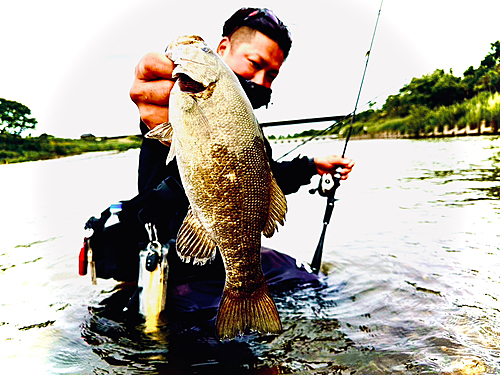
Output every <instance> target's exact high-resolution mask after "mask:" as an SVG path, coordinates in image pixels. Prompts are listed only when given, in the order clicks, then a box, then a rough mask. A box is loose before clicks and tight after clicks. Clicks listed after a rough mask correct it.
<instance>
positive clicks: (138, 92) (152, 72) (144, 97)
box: [130, 52, 175, 129]
mask: <svg viewBox="0 0 500 375" xmlns="http://www.w3.org/2000/svg"><path fill="white" fill-rule="evenodd" d="M173 70H174V63H173V62H172V61H171V60H170V59H168V58H167V57H166V56H165V55H162V54H161V53H157V52H151V53H148V54H147V55H146V56H144V57H143V58H142V59H141V61H139V64H138V65H137V67H136V68H135V79H134V84H133V85H132V88H131V89H130V98H131V99H132V101H133V102H134V103H135V104H136V105H137V107H138V108H139V113H140V115H141V119H142V121H144V123H145V124H146V126H147V127H148V128H149V129H153V128H154V127H156V126H157V125H159V124H162V123H164V122H167V121H168V100H169V97H170V91H171V90H172V86H173V85H174V82H175V80H173V79H172V71H173Z"/></svg>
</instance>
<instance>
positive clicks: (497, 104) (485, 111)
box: [338, 92, 500, 138]
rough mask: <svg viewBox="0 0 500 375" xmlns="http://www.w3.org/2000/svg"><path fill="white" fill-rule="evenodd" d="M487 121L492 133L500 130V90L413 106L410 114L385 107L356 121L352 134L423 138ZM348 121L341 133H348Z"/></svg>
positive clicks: (477, 126) (475, 126) (478, 125)
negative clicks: (388, 111) (387, 111)
mask: <svg viewBox="0 0 500 375" xmlns="http://www.w3.org/2000/svg"><path fill="white" fill-rule="evenodd" d="M482 124H483V125H484V124H487V125H488V126H490V127H492V133H495V134H497V133H498V131H499V130H500V129H499V126H498V125H499V124H500V94H499V93H493V94H490V93H489V92H482V93H480V94H479V95H477V96H475V97H473V98H472V99H469V100H465V101H463V102H461V103H456V104H453V105H450V106H441V107H438V108H435V109H429V108H427V107H425V106H413V107H412V108H411V109H410V114H409V115H408V116H406V117H402V118H401V117H389V116H387V115H385V114H384V112H383V111H379V112H378V113H373V115H371V116H368V117H367V118H366V120H365V119H363V118H362V119H361V120H360V121H356V122H355V123H354V126H353V129H352V134H353V135H359V136H363V135H365V136H373V137H383V136H384V134H388V135H390V134H393V135H395V134H399V135H400V136H402V137H410V138H420V137H422V136H426V135H429V134H435V133H437V134H441V133H443V132H446V130H447V129H451V128H455V127H456V128H457V129H459V131H460V130H461V129H465V128H468V129H477V128H479V127H480V126H481V125H482ZM348 128H349V125H348V123H347V124H346V125H344V126H343V127H342V128H341V129H340V131H339V133H338V134H339V136H340V137H342V136H344V135H345V134H347V129H348Z"/></svg>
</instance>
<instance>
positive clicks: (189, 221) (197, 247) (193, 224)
mask: <svg viewBox="0 0 500 375" xmlns="http://www.w3.org/2000/svg"><path fill="white" fill-rule="evenodd" d="M216 251H217V245H216V244H215V242H214V241H213V240H212V239H211V238H210V237H209V236H208V234H207V232H206V230H205V228H203V226H202V225H201V223H200V221H199V220H198V218H197V217H196V216H195V215H194V214H193V211H192V210H191V208H190V209H189V211H188V214H187V215H186V218H185V219H184V222H183V223H182V226H181V229H180V230H179V234H178V235H177V254H178V255H179V258H181V259H182V261H184V262H186V263H189V262H190V261H191V260H193V264H198V265H204V264H205V263H207V262H209V261H212V260H213V259H214V258H215V255H216Z"/></svg>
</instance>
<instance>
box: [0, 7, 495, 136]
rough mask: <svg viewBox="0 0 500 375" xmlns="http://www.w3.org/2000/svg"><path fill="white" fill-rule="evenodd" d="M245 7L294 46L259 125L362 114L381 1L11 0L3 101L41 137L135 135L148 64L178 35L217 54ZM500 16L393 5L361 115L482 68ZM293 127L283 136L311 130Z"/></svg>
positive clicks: (385, 16)
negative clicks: (139, 78) (435, 81)
mask: <svg viewBox="0 0 500 375" xmlns="http://www.w3.org/2000/svg"><path fill="white" fill-rule="evenodd" d="M242 6H260V7H268V8H271V9H273V10H274V11H275V12H276V14H277V15H278V17H280V18H281V19H282V20H283V21H284V22H285V23H286V24H287V25H288V26H289V28H290V30H291V32H292V37H293V39H294V45H293V46H292V50H291V54H290V56H289V58H288V60H287V62H286V63H285V64H284V65H283V68H282V71H281V73H280V76H279V77H278V79H277V80H276V81H275V84H274V86H273V97H272V101H273V105H272V106H270V108H269V109H267V110H265V109H261V110H258V111H257V116H258V118H259V120H260V121H261V122H266V121H277V120H284V119H295V118H306V117H318V116H329V115H341V114H346V113H349V112H351V111H352V110H353V108H354V103H355V100H356V95H357V92H358V89H359V84H360V81H361V76H362V73H363V67H364V64H365V53H366V51H367V50H368V48H369V44H370V40H371V36H372V32H373V27H374V25H375V21H376V17H377V12H378V8H379V6H380V1H379V0H309V1H307V2H304V1H301V2H294V1H290V0H271V1H255V2H243V1H237V0H232V1H218V0H212V1H206V0H203V1H198V0H190V1H167V0H87V1H85V2H82V1H79V2H75V1H68V0H44V1H40V0H16V1H9V2H4V3H3V4H2V6H1V8H0V9H1V12H0V35H2V39H1V40H2V42H1V44H0V46H1V58H0V68H1V69H0V97H1V98H5V99H9V100H14V101H17V102H20V103H22V104H24V105H26V106H28V107H29V108H30V109H31V110H32V115H33V117H35V118H36V119H37V120H38V122H39V123H38V125H37V131H36V132H35V133H34V135H38V134H41V133H48V134H53V135H56V136H60V137H72V138H77V137H79V136H80V135H81V134H83V133H93V134H95V135H102V136H104V135H106V136H113V135H126V134H137V133H138V132H139V130H138V111H137V109H136V107H135V105H134V104H133V103H132V102H131V100H130V99H129V96H128V92H129V89H130V86H131V84H132V80H133V72H134V68H135V65H136V64H137V62H138V61H139V60H140V58H141V57H142V56H143V55H144V54H146V53H147V52H149V51H163V50H164V48H165V47H166V46H167V45H168V44H169V43H170V41H171V40H172V39H174V38H175V37H176V36H177V35H180V34H199V35H201V36H202V37H203V38H204V39H205V40H206V41H207V42H208V43H209V44H210V45H211V46H212V47H215V46H216V45H217V43H218V41H219V39H220V33H221V30H222V24H223V22H224V20H225V19H227V18H228V17H229V16H230V15H231V14H232V13H233V12H234V11H235V10H237V9H238V8H240V7H242ZM499 14H500V1H498V0H476V1H470V0H469V1H465V0H384V4H383V8H382V13H381V18H380V23H379V29H378V32H377V35H376V38H375V44H374V47H373V50H372V54H371V59H370V65H369V67H368V72H367V76H366V81H365V85H364V87H363V93H362V97H361V100H360V108H359V109H358V111H363V110H365V109H367V107H366V106H364V107H363V105H364V104H365V103H367V102H368V101H370V100H371V101H377V102H378V103H379V105H381V104H382V103H383V102H384V101H385V98H386V97H387V95H390V94H395V93H397V92H398V90H399V89H400V88H401V87H402V86H403V85H404V84H405V83H408V82H409V81H410V80H411V78H412V77H420V76H422V75H423V74H427V73H431V72H432V71H434V70H435V69H438V68H439V69H445V70H446V71H448V70H449V69H453V73H454V74H455V75H457V76H461V75H462V73H463V72H464V71H465V70H466V69H467V68H468V67H469V66H471V65H473V66H474V67H477V66H478V65H479V63H480V61H481V60H482V58H483V57H484V56H485V55H486V54H487V53H488V52H489V51H490V47H491V46H490V44H491V43H493V42H495V41H497V40H499V39H500V22H499V21H498V15H499ZM326 125H328V124H325V126H326ZM310 127H311V125H306V126H305V128H310ZM289 128H290V127H288V129H281V130H280V131H281V132H285V133H288V132H292V133H294V132H296V131H301V130H302V128H300V127H297V126H296V127H294V128H293V129H291V130H290V129H289ZM267 134H270V132H267Z"/></svg>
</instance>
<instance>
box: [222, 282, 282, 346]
mask: <svg viewBox="0 0 500 375" xmlns="http://www.w3.org/2000/svg"><path fill="white" fill-rule="evenodd" d="M248 330H250V331H258V332H261V333H280V332H281V330H282V327H281V321H280V317H279V314H278V310H277V309H276V305H275V304H274V301H273V299H272V298H271V296H270V294H269V290H268V289H267V285H266V284H265V283H264V284H262V286H261V287H260V288H259V289H257V290H256V291H255V292H254V293H253V294H252V295H251V296H250V297H241V296H238V297H235V296H234V295H232V293H231V292H230V291H228V290H226V289H224V293H223V294H222V299H221V301H220V304H219V312H218V314H217V335H218V337H219V338H220V339H231V338H234V337H236V336H238V335H243V334H245V333H246V332H248Z"/></svg>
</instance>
